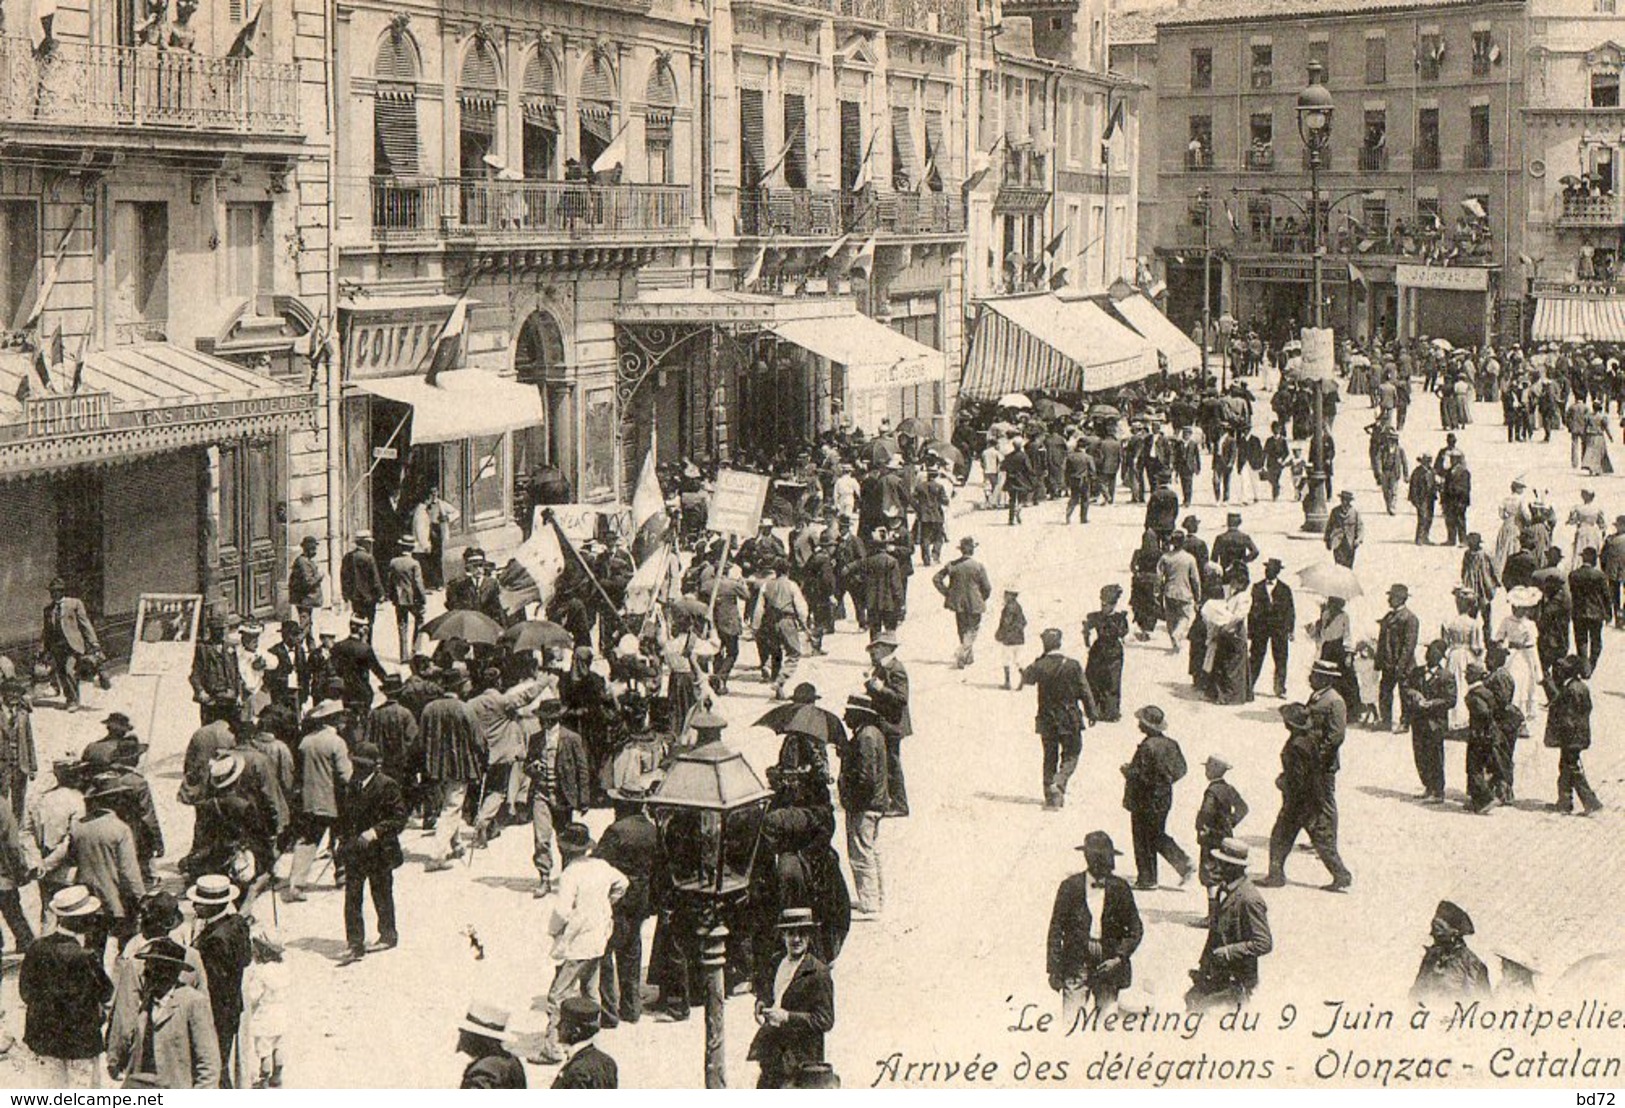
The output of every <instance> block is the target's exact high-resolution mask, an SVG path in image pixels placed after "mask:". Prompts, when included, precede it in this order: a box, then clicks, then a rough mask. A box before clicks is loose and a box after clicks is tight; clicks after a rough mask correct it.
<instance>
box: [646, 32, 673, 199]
mask: <svg viewBox="0 0 1625 1108" xmlns="http://www.w3.org/2000/svg"><path fill="white" fill-rule="evenodd" d="M643 103H644V109H643V146H644V162H645V165H646V166H647V180H648V182H649V183H650V184H655V185H664V184H670V183H671V119H672V113H673V111H674V110H675V109H676V107H677V78H676V77H674V76H672V72H671V66H670V65H669V64H668V63H666V62H665V61H664V60H662V61H657V62H655V64H654V68H653V69H652V70H650V71H649V84H648V86H647V87H646V88H645V89H644V92H643Z"/></svg>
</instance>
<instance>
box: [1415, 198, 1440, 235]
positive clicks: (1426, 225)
mask: <svg viewBox="0 0 1625 1108" xmlns="http://www.w3.org/2000/svg"><path fill="white" fill-rule="evenodd" d="M1439 211H1440V209H1439V198H1438V197H1437V196H1419V197H1417V198H1416V222H1417V226H1418V228H1419V229H1421V230H1423V231H1432V230H1437V229H1439V228H1440V227H1442V226H1443V225H1444V223H1443V220H1442V219H1441V217H1440V215H1439Z"/></svg>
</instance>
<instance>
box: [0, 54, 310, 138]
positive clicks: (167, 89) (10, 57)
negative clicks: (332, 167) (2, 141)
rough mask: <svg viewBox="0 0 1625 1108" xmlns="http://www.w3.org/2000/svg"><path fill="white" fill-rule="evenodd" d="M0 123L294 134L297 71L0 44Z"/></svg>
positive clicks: (184, 57)
mask: <svg viewBox="0 0 1625 1108" xmlns="http://www.w3.org/2000/svg"><path fill="white" fill-rule="evenodd" d="M0 121H3V122H5V123H13V124H16V123H41V124H50V125H54V126H69V127H150V128H168V129H176V130H185V131H214V132H227V133H233V134H243V135H297V134H299V133H300V128H299V71H298V69H297V67H295V66H292V65H280V64H277V63H274V62H261V61H254V60H251V59H246V58H211V57H205V56H203V55H201V54H192V53H188V52H186V51H184V50H165V51H159V50H157V49H154V48H153V47H150V46H93V45H91V44H89V43H85V42H72V41H66V40H60V39H59V40H56V41H55V45H54V46H52V47H51V49H50V50H49V51H48V52H47V53H44V54H40V55H36V54H35V52H34V48H33V44H32V43H31V42H30V41H29V40H28V39H26V38H20V37H10V36H7V37H0Z"/></svg>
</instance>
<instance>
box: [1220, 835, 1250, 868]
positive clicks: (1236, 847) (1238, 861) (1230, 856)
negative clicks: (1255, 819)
mask: <svg viewBox="0 0 1625 1108" xmlns="http://www.w3.org/2000/svg"><path fill="white" fill-rule="evenodd" d="M1248 853H1249V851H1248V847H1247V844H1246V843H1244V842H1242V841H1241V840H1240V839H1225V840H1224V841H1223V842H1221V843H1220V844H1219V845H1218V846H1217V847H1215V848H1214V850H1213V860H1214V861H1216V862H1228V863H1229V864H1230V865H1232V866H1245V865H1246V864H1247V855H1248Z"/></svg>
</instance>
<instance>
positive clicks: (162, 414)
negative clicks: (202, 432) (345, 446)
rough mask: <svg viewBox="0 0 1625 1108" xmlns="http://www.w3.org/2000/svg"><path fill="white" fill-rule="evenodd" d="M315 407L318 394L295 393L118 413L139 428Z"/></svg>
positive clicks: (265, 414) (173, 425) (208, 421)
mask: <svg viewBox="0 0 1625 1108" xmlns="http://www.w3.org/2000/svg"><path fill="white" fill-rule="evenodd" d="M315 408H316V394H315V393H313V392H295V393H284V394H281V395H277V396H250V397H245V398H243V399H241V400H210V401H204V402H202V403H198V404H174V405H169V406H166V407H162V408H138V409H136V410H135V411H132V412H121V413H119V417H120V418H119V422H120V423H125V424H129V425H132V426H136V427H183V426H186V425H188V424H193V423H220V422H224V421H225V420H230V419H251V418H253V417H255V416H268V415H284V414H287V413H289V412H309V411H314V410H315Z"/></svg>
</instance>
